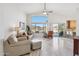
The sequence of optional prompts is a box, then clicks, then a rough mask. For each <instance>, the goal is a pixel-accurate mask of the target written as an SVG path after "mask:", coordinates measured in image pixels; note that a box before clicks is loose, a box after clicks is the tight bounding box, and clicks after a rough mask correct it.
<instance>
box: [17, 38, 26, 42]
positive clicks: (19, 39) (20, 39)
mask: <svg viewBox="0 0 79 59" xmlns="http://www.w3.org/2000/svg"><path fill="white" fill-rule="evenodd" d="M17 40H18V41H23V40H27V37H19V38H18V39H17Z"/></svg>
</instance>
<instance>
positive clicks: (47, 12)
mask: <svg viewBox="0 0 79 59" xmlns="http://www.w3.org/2000/svg"><path fill="white" fill-rule="evenodd" d="M49 13H52V11H48V10H47V5H46V3H44V9H43V14H44V15H46V16H47V15H48V14H49Z"/></svg>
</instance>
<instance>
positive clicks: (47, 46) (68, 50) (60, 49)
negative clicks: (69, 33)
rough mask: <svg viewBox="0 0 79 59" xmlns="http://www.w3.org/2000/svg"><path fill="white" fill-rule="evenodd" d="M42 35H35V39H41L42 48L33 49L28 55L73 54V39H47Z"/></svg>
mask: <svg viewBox="0 0 79 59" xmlns="http://www.w3.org/2000/svg"><path fill="white" fill-rule="evenodd" d="M40 36H41V35H40ZM40 36H35V37H34V38H33V39H34V40H41V41H42V48H41V49H38V50H35V51H31V53H30V54H28V55H26V56H73V39H69V38H63V37H53V38H52V39H45V38H42V36H41V37H40Z"/></svg>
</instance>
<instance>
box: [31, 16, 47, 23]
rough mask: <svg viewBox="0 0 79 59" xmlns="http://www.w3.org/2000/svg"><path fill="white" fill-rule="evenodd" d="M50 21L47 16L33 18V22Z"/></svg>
mask: <svg viewBox="0 0 79 59" xmlns="http://www.w3.org/2000/svg"><path fill="white" fill-rule="evenodd" d="M46 21H48V17H47V16H32V22H46Z"/></svg>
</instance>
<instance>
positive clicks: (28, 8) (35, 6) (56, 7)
mask: <svg viewBox="0 0 79 59" xmlns="http://www.w3.org/2000/svg"><path fill="white" fill-rule="evenodd" d="M16 5H17V6H18V9H20V10H21V11H24V12H26V13H34V12H38V11H41V10H43V8H44V4H43V3H22V4H21V3H20V4H16ZM46 5H47V10H52V11H53V12H61V13H67V12H68V13H71V14H73V13H75V12H77V11H78V10H79V4H78V3H46Z"/></svg>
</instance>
